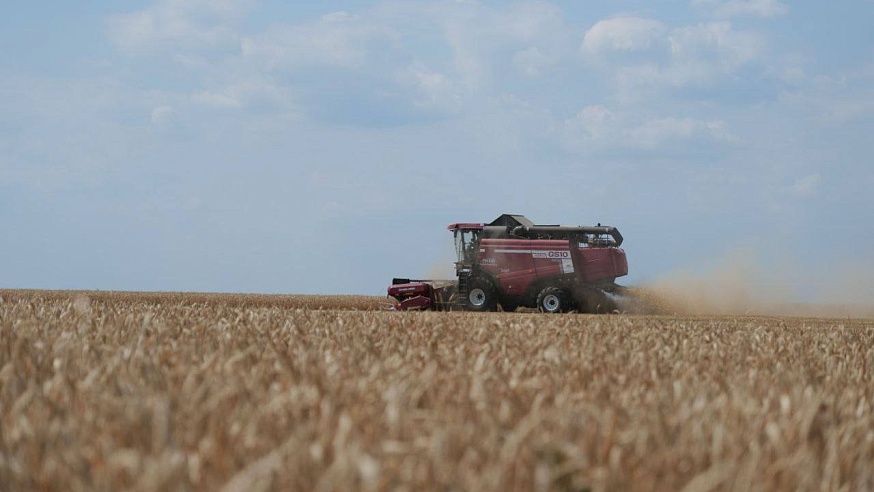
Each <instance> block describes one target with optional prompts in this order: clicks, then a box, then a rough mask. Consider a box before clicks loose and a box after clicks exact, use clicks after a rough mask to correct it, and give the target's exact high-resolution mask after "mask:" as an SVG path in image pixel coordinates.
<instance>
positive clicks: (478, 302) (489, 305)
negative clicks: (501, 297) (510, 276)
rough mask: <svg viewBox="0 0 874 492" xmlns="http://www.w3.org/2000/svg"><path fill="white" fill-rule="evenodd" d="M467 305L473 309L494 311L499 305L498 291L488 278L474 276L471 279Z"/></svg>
mask: <svg viewBox="0 0 874 492" xmlns="http://www.w3.org/2000/svg"><path fill="white" fill-rule="evenodd" d="M467 305H468V309H470V310H471V311H494V310H495V309H496V308H497V306H498V293H497V292H496V291H495V288H494V286H492V284H491V282H489V281H488V280H486V279H483V278H473V279H471V281H470V291H469V294H468V296H467Z"/></svg>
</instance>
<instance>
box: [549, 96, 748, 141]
mask: <svg viewBox="0 0 874 492" xmlns="http://www.w3.org/2000/svg"><path fill="white" fill-rule="evenodd" d="M561 133H562V139H563V142H564V144H565V145H566V146H567V147H568V148H570V149H573V150H577V151H589V150H603V149H611V148H612V149H623V148H624V149H629V148H632V149H643V150H648V151H653V150H660V149H665V148H666V147H667V146H670V145H674V144H676V143H678V142H683V143H684V144H689V143H693V142H707V143H710V144H714V143H715V144H720V143H729V142H733V141H734V140H735V138H734V137H733V136H732V135H731V134H730V133H729V132H728V131H727V129H726V125H725V123H724V122H723V121H721V120H718V119H714V120H701V119H696V118H691V117H676V116H667V117H646V116H642V115H638V114H634V113H632V112H627V111H626V112H622V111H619V112H617V111H611V110H609V109H607V108H606V107H604V106H602V105H598V104H595V105H589V106H586V107H585V108H583V109H582V110H581V111H580V112H578V113H577V114H576V115H575V116H574V117H573V118H570V119H568V120H566V121H565V122H564V124H563V127H562V130H561Z"/></svg>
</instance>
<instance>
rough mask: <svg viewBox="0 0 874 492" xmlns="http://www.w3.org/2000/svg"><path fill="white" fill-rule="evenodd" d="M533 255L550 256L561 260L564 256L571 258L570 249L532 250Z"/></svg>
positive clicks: (538, 256) (536, 256)
mask: <svg viewBox="0 0 874 492" xmlns="http://www.w3.org/2000/svg"><path fill="white" fill-rule="evenodd" d="M531 256H533V257H535V258H549V259H552V260H561V259H564V258H570V257H571V252H570V251H561V250H553V251H532V252H531Z"/></svg>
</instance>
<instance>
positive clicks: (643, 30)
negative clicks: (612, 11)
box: [580, 17, 667, 59]
mask: <svg viewBox="0 0 874 492" xmlns="http://www.w3.org/2000/svg"><path fill="white" fill-rule="evenodd" d="M666 31H667V28H666V27H665V25H664V24H662V23H661V22H658V21H656V20H652V19H644V18H641V17H616V18H613V19H606V20H602V21H599V22H598V23H596V24H595V25H594V26H592V27H591V28H590V29H589V30H588V31H586V35H585V37H584V38H583V45H582V47H581V48H580V50H581V52H582V54H583V57H584V58H594V59H599V58H602V57H607V56H610V55H611V54H612V53H615V52H626V53H631V52H636V51H644V50H647V49H650V48H652V47H653V46H654V45H656V44H658V43H660V42H661V41H662V40H663V38H664V34H665V32H666Z"/></svg>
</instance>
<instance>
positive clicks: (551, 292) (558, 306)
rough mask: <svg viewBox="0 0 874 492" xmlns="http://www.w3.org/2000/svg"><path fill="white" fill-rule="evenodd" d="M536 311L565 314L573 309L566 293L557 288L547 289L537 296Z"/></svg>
mask: <svg viewBox="0 0 874 492" xmlns="http://www.w3.org/2000/svg"><path fill="white" fill-rule="evenodd" d="M537 309H539V310H540V312H542V313H566V312H568V311H570V310H571V309H573V306H572V305H571V298H570V296H569V295H568V293H567V292H566V291H565V290H564V289H561V288H559V287H547V288H545V289H543V290H541V291H540V294H538V295H537Z"/></svg>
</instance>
